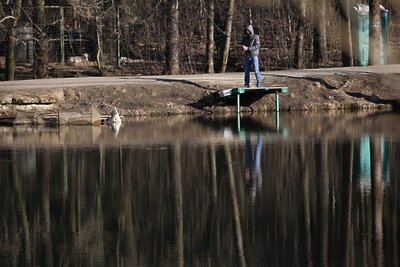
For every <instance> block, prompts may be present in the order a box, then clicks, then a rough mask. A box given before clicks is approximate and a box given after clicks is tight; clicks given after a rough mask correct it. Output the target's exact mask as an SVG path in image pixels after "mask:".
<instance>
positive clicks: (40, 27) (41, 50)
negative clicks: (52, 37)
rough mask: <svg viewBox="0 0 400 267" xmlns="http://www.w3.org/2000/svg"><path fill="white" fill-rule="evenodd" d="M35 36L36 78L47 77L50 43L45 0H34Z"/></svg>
mask: <svg viewBox="0 0 400 267" xmlns="http://www.w3.org/2000/svg"><path fill="white" fill-rule="evenodd" d="M32 4H33V6H34V17H33V23H34V24H33V36H34V38H35V53H34V62H35V63H34V69H33V72H34V75H35V78H36V79H43V78H46V77H47V65H48V53H47V51H48V43H47V38H46V29H45V27H46V14H45V13H46V12H45V2H44V0H33V1H32Z"/></svg>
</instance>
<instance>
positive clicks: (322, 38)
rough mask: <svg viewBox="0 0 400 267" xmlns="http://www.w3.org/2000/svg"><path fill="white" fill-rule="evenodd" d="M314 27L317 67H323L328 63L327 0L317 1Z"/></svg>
mask: <svg viewBox="0 0 400 267" xmlns="http://www.w3.org/2000/svg"><path fill="white" fill-rule="evenodd" d="M316 11H317V12H316V16H315V22H314V23H316V25H315V27H314V31H315V34H314V40H313V41H314V62H315V63H316V65H317V67H322V66H324V65H325V64H326V59H327V55H326V51H327V48H326V47H327V44H326V3H325V0H318V1H317V8H316Z"/></svg>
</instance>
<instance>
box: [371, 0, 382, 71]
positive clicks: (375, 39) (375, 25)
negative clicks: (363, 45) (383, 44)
mask: <svg viewBox="0 0 400 267" xmlns="http://www.w3.org/2000/svg"><path fill="white" fill-rule="evenodd" d="M380 38H381V21H380V0H370V1H369V54H368V59H369V65H377V64H379V62H380V60H379V58H380Z"/></svg>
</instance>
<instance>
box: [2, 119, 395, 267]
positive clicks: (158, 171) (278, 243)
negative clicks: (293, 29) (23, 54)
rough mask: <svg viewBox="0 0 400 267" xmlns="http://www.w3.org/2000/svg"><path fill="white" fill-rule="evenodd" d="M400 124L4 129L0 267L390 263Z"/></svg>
mask: <svg viewBox="0 0 400 267" xmlns="http://www.w3.org/2000/svg"><path fill="white" fill-rule="evenodd" d="M399 121H400V114H393V113H307V114H285V113H283V114H281V116H280V118H279V120H277V118H276V117H275V115H274V114H269V115H264V116H243V117H242V118H241V119H240V120H238V119H237V118H235V117H233V118H226V117H225V118H224V117H171V118H155V119H143V120H137V121H131V122H124V123H123V124H122V125H120V126H119V127H118V126H117V127H114V128H113V127H109V126H102V127H61V128H46V127H40V128H30V127H18V128H11V127H0V190H1V193H0V198H1V201H0V218H1V222H0V265H1V266H183V265H186V266H240V265H242V266H244V265H247V266H311V265H315V266H398V265H399V260H400V259H399V240H400V236H399V227H400V218H398V216H399V211H400V209H399V205H400V191H399V190H400V183H399V178H400V177H399V176H400V174H399V172H400V168H399V163H400V160H399V159H400V131H399V130H400V123H399Z"/></svg>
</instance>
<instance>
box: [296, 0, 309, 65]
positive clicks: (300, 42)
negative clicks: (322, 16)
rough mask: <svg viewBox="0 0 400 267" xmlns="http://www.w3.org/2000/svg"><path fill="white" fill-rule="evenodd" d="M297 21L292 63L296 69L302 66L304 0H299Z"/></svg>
mask: <svg viewBox="0 0 400 267" xmlns="http://www.w3.org/2000/svg"><path fill="white" fill-rule="evenodd" d="M298 10H299V23H298V25H297V29H296V30H297V34H296V44H295V51H294V64H295V67H296V68H298V69H301V68H304V63H303V62H304V25H305V23H304V20H305V18H306V3H305V0H299V9H298Z"/></svg>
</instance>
